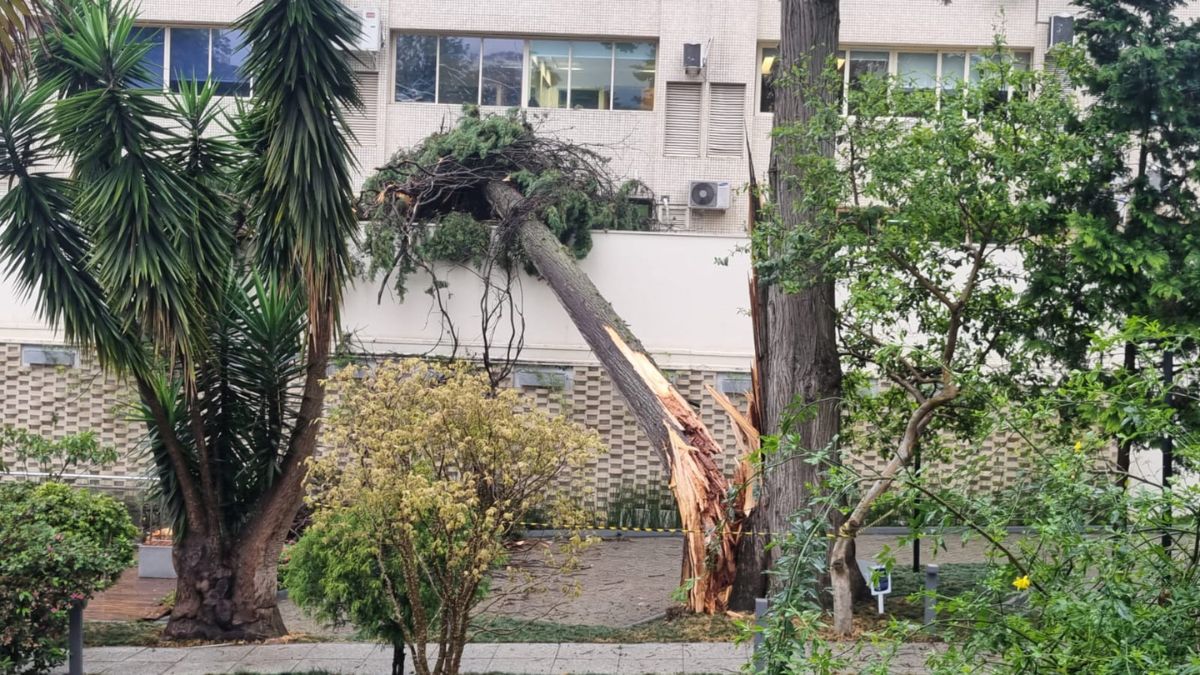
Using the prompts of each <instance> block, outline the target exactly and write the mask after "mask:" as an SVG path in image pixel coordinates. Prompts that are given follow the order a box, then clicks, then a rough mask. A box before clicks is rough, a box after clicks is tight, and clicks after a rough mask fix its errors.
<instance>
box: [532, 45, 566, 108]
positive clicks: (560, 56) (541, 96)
mask: <svg viewBox="0 0 1200 675" xmlns="http://www.w3.org/2000/svg"><path fill="white" fill-rule="evenodd" d="M570 67H571V43H569V42H563V41H552V40H533V41H531V42H530V43H529V99H528V101H527V102H526V103H527V105H528V106H529V107H531V108H565V107H567V80H568V76H569V75H570V71H569V68H570Z"/></svg>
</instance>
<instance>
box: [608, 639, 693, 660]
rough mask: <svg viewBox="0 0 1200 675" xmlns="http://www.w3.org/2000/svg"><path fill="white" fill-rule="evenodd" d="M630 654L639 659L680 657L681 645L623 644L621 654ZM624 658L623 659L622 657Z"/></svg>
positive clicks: (623, 655) (681, 655)
mask: <svg viewBox="0 0 1200 675" xmlns="http://www.w3.org/2000/svg"><path fill="white" fill-rule="evenodd" d="M627 655H628V656H631V657H635V658H639V659H675V658H678V659H682V658H683V645H682V644H681V643H653V642H650V643H646V644H623V645H621V656H622V657H625V656H627ZM622 660H624V659H622Z"/></svg>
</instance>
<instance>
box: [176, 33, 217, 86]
mask: <svg viewBox="0 0 1200 675" xmlns="http://www.w3.org/2000/svg"><path fill="white" fill-rule="evenodd" d="M208 48H209V30H208V29H207V28H172V29H171V91H179V83H180V82H181V81H182V80H192V81H195V82H204V81H205V80H207V79H208Z"/></svg>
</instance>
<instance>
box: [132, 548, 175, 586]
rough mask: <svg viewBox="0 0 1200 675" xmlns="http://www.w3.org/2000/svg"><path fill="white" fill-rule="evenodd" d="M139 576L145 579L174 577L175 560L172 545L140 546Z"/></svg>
mask: <svg viewBox="0 0 1200 675" xmlns="http://www.w3.org/2000/svg"><path fill="white" fill-rule="evenodd" d="M138 576H139V577H141V578H143V579H174V578H175V560H174V558H173V557H172V556H171V547H170V546H146V545H144V544H143V545H141V546H138Z"/></svg>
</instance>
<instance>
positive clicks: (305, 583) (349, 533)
mask: <svg viewBox="0 0 1200 675" xmlns="http://www.w3.org/2000/svg"><path fill="white" fill-rule="evenodd" d="M372 522H373V521H372V519H371V517H370V514H368V513H367V512H366V511H365V510H364V507H363V505H361V504H348V505H347V506H346V507H345V508H344V509H338V510H326V511H323V512H321V513H319V514H317V516H316V518H315V519H314V521H313V523H312V525H310V526H309V527H308V528H307V529H306V530H305V531H304V535H303V536H301V537H300V540H299V541H297V542H296V543H295V545H293V546H292V548H291V549H290V551H289V556H288V561H287V564H286V565H285V567H284V570H283V578H284V582H285V586H286V588H287V589H288V597H289V598H290V599H292V600H293V601H295V602H296V604H298V605H300V606H301V607H303V608H305V609H306V610H308V611H310V612H312V613H313V614H314V615H315V616H316V617H317V619H319V620H321V621H325V622H327V623H330V624H333V625H335V626H336V625H345V624H352V625H354V626H356V627H357V628H358V630H359V632H360V633H361V634H362V635H363V636H364V637H368V638H373V639H377V640H384V641H386V642H388V643H389V644H391V645H392V675H404V648H405V645H404V633H405V630H408V631H410V632H411V631H412V630H413V623H412V606H411V603H410V602H409V601H408V596H407V590H406V589H405V588H404V586H402V585H401V586H397V587H395V588H389V587H388V586H387V585H386V583H385V581H384V579H385V578H386V579H404V570H403V568H402V567H401V566H400V564H399V561H398V560H397V559H396V558H395V557H394V556H390V555H380V549H379V546H378V542H377V541H376V540H375V539H374V530H373V529H372V527H371V524H372ZM428 546H429V542H428V538H427V537H426V536H425V535H424V533H423V532H421V531H420V530H419V529H418V531H417V544H416V548H417V549H418V550H427V549H428ZM382 564H389V565H390V567H389V569H388V570H387V572H386V573H385V572H384V571H383V569H382V568H381V567H380V566H381V565H382ZM393 591H394V593H395V599H396V600H397V602H396V603H395V604H393V602H392V601H391V599H392V597H393V596H392V593H393ZM421 602H422V604H423V605H424V606H425V607H426V608H429V609H430V610H431V611H432V612H433V613H436V612H437V609H438V598H437V595H436V594H435V593H434V589H433V588H432V587H430V586H429V585H428V584H427V583H425V582H424V581H422V594H421Z"/></svg>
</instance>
